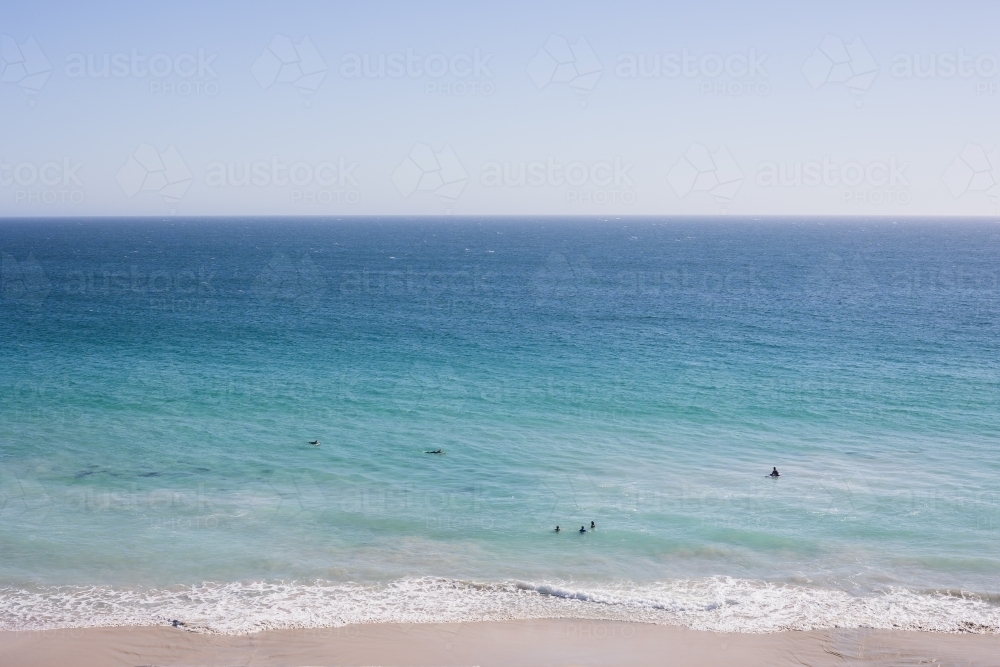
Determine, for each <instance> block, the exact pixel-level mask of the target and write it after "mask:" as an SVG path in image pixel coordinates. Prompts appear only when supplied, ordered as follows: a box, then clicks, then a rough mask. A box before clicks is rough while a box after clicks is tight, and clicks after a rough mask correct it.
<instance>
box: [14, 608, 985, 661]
mask: <svg viewBox="0 0 1000 667" xmlns="http://www.w3.org/2000/svg"><path fill="white" fill-rule="evenodd" d="M997 656H1000V636H998V635H976V634H941V633H924V632H901V631H886V630H866V629H832V630H814V631H808V632H780V633H772V634H725V633H714V632H700V631H694V630H688V629H685V628H679V627H673V626H659V625H646V624H639V623H611V622H607V623H602V622H594V621H575V620H568V619H567V620H560V619H553V620H533V621H509V622H481V623H451V624H390V623H386V624H373V625H351V626H344V627H340V628H322V629H312V630H278V631H268V632H260V633H256V634H250V635H240V636H225V635H208V634H198V633H193V632H188V631H185V630H182V629H175V628H170V627H141V628H88V629H75V630H69V629H66V630H50V631H39V632H0V664H3V665H11V666H14V665H17V666H18V667H47V666H58V667H65V666H67V665H73V666H74V667H98V666H100V667H107V666H111V665H122V666H125V665H128V666H135V665H163V666H167V665H170V666H195V665H199V666H206V667H207V666H223V665H225V666H230V665H262V666H263V665H274V666H278V665H281V666H287V667H290V666H296V665H298V666H305V665H313V666H319V665H385V666H389V665H392V666H400V667H402V666H404V665H410V666H431V665H442V666H445V665H447V666H455V667H458V666H463V665H480V666H481V667H505V666H508V665H509V666H515V665H517V666H520V665H553V666H557V665H560V666H561V665H567V666H568V665H616V666H627V665H637V666H638V665H654V664H662V665H676V666H684V665H691V666H698V667H713V666H715V665H719V666H720V667H721V666H723V665H727V666H728V665H743V666H746V667H752V666H757V665H760V666H761V667H763V666H767V667H775V666H778V665H810V666H813V665H815V666H823V665H830V666H833V665H838V666H843V665H893V666H901V665H918V664H934V665H956V666H957V665H963V666H973V665H983V666H987V665H997V664H1000V659H998V657H997Z"/></svg>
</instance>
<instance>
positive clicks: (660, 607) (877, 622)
mask: <svg viewBox="0 0 1000 667" xmlns="http://www.w3.org/2000/svg"><path fill="white" fill-rule="evenodd" d="M541 618H572V619H588V620H605V621H618V622H628V621H632V622H642V623H655V624H666V625H680V626H685V627H688V628H692V629H697V630H713V631H718V632H745V633H766V632H777V631H780V630H809V629H817V628H833V627H838V628H884V629H900V630H925V631H936V632H974V633H1000V606H998V605H997V604H995V603H993V602H991V601H990V600H988V599H987V598H984V597H983V596H979V595H975V594H956V593H954V592H933V591H932V592H920V591H913V590H909V589H904V588H887V589H885V590H882V591H880V592H877V593H870V594H867V595H864V596H855V595H851V594H850V593H847V592H845V591H838V590H832V589H824V588H812V587H807V586H798V585H790V584H776V583H768V582H763V581H753V580H746V579H733V578H728V577H712V578H706V579H698V580H674V581H665V582H657V583H652V584H642V585H639V584H627V583H621V584H617V585H614V586H608V585H601V586H587V585H582V584H573V583H569V582H563V583H546V582H542V583H533V582H524V581H501V582H493V583H490V582H475V581H461V580H456V579H440V578H429V577H424V578H413V579H400V580H396V581H392V582H390V583H388V584H378V585H363V584H355V583H334V582H325V581H315V582H308V583H306V582H260V581H258V582H243V583H226V584H217V583H203V584H200V585H195V586H184V587H171V588H162V589H151V590H128V589H121V588H113V587H106V586H89V587H79V586H76V587H70V586H59V587H48V588H45V587H42V588H36V589H33V590H29V589H14V588H3V589H0V629H2V630H43V629H54V628H81V627H102V626H150V625H169V624H172V623H173V622H174V621H175V620H176V621H179V622H180V623H182V624H183V627H184V628H186V629H188V630H192V631H195V632H205V633H215V634H244V633H250V632H257V631H260V630H269V629H290V628H327V627H339V626H344V625H351V624H363V623H452V622H459V621H500V620H514V619H541Z"/></svg>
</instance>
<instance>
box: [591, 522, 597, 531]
mask: <svg viewBox="0 0 1000 667" xmlns="http://www.w3.org/2000/svg"><path fill="white" fill-rule="evenodd" d="M595 528H597V526H595V525H594V522H593V521H591V522H590V529H591V530H593V529H595Z"/></svg>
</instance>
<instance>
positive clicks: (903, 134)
mask: <svg viewBox="0 0 1000 667" xmlns="http://www.w3.org/2000/svg"><path fill="white" fill-rule="evenodd" d="M749 4H751V3H736V2H698V3H662V2H616V3H608V2H589V1H577V2H531V3H528V2H511V1H507V2H495V3H487V2H482V3H451V2H433V3H430V2H424V3H403V2H398V3H389V2H367V3H358V2H353V3H346V2H283V3H252V2H240V3H236V2H228V3H227V2H213V3H201V2H198V3H196V2H189V1H178V2H171V3H157V4H151V3H134V2H128V3H126V2H120V3H118V2H103V3H92V4H90V6H86V5H85V4H84V3H70V2H12V3H8V4H6V6H5V8H4V11H3V12H2V16H0V36H2V63H0V66H2V68H3V72H2V83H0V216H3V217H26V216H133V215H134V216H160V215H182V216H184V215H191V216H202V215H290V216H294V215H332V216H353V215H443V214H454V215H588V216H605V215H614V216H619V215H685V216H690V215H712V216H714V215H720V214H728V215H737V216H773V215H844V216H881V215H888V216H927V215H935V216H940V215H948V216H997V215H998V213H1000V209H998V195H1000V186H998V185H997V183H998V182H1000V151H998V150H997V147H998V146H1000V122H998V120H1000V33H998V32H997V29H996V26H997V25H1000V21H998V19H1000V3H989V2H963V3H945V2H937V3H930V2H838V3H802V2H771V3H767V2H758V3H752V5H753V6H748V5H749Z"/></svg>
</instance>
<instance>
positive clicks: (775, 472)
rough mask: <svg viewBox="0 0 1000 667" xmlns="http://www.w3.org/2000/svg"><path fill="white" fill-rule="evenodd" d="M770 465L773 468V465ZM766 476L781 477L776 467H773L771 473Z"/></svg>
mask: <svg viewBox="0 0 1000 667" xmlns="http://www.w3.org/2000/svg"><path fill="white" fill-rule="evenodd" d="M771 467H772V468H773V467H774V466H771ZM768 477H781V473H779V472H778V469H777V468H774V470H772V471H771V474H770V475H768Z"/></svg>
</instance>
